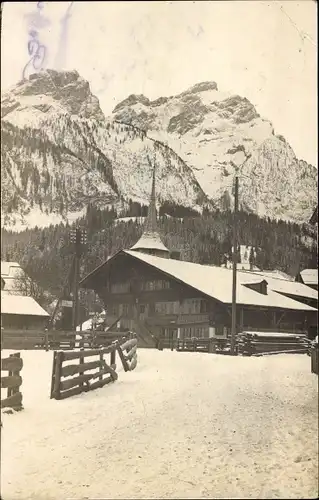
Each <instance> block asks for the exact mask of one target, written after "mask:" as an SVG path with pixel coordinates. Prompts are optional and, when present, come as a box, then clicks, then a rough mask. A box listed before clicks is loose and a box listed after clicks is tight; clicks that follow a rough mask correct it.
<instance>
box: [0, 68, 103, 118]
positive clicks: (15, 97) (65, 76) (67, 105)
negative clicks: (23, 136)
mask: <svg viewBox="0 0 319 500" xmlns="http://www.w3.org/2000/svg"><path fill="white" fill-rule="evenodd" d="M30 106H31V107H33V108H34V109H35V110H38V111H41V112H42V113H47V112H48V111H50V110H53V111H55V110H59V111H64V112H66V113H69V114H71V115H78V116H82V117H83V118H97V119H102V118H103V117H104V115H103V112H102V110H101V108H100V104H99V101H98V99H97V97H95V96H93V95H92V93H91V90H90V85H89V83H88V82H87V81H86V80H84V79H83V78H82V77H81V76H80V75H79V73H78V72H77V71H75V70H74V71H55V70H52V69H47V70H45V71H41V72H39V73H35V74H33V75H30V77H29V79H27V80H21V81H20V82H19V83H18V85H16V87H14V89H11V90H10V92H6V93H5V94H4V95H2V97H1V109H2V116H3V117H4V116H6V115H7V114H8V113H10V112H13V111H16V110H18V111H19V110H23V109H24V108H26V107H28V108H30Z"/></svg>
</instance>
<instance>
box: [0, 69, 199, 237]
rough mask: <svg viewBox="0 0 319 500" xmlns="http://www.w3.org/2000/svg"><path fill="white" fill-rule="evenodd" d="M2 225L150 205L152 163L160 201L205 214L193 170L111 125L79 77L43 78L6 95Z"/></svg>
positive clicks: (129, 129)
mask: <svg viewBox="0 0 319 500" xmlns="http://www.w3.org/2000/svg"><path fill="white" fill-rule="evenodd" d="M1 107H2V121H1V136H2V148H1V179H2V224H3V225H4V226H6V227H11V228H12V229H16V230H18V229H21V228H23V227H31V226H34V225H44V226H45V225H49V224H50V223H59V222H61V221H66V220H72V219H75V218H77V217H79V216H81V215H82V214H83V212H84V211H85V209H86V206H87V204H88V203H89V202H90V203H94V204H95V205H97V206H99V207H103V206H107V205H110V204H112V205H115V206H117V205H118V204H123V203H125V201H127V200H129V199H132V200H135V201H140V202H143V203H145V202H146V201H147V200H148V198H149V194H150V188H151V176H152V168H153V164H154V162H155V163H156V166H157V170H156V172H157V189H158V193H159V198H158V201H159V202H160V201H175V202H177V203H180V204H183V205H185V206H189V207H193V206H197V207H198V208H200V207H201V206H202V204H203V203H204V202H205V200H206V197H205V194H204V192H203V190H202V189H201V187H200V185H199V183H198V182H197V180H196V179H195V176H194V174H193V172H192V170H191V168H190V167H189V166H187V165H186V163H185V162H183V161H182V160H181V158H180V157H179V156H178V155H177V154H176V153H175V152H174V151H172V150H171V149H170V148H168V147H167V146H165V145H162V144H160V143H159V142H157V141H155V140H152V139H150V138H148V137H146V134H145V133H144V132H143V131H141V130H139V129H136V128H134V127H133V126H131V125H125V124H121V123H115V122H114V121H113V120H109V119H106V118H105V117H104V115H103V113H102V111H101V109H100V106H99V102H98V100H97V98H95V97H94V96H92V94H91V92H90V88H89V84H88V83H87V82H85V81H84V80H83V79H82V78H81V77H80V76H79V75H78V73H77V72H75V71H73V72H59V73H58V72H55V71H50V70H48V71H45V72H43V73H39V74H37V75H33V76H32V77H30V79H29V80H28V81H25V82H20V83H19V84H18V85H17V86H16V87H15V88H14V89H12V90H11V91H10V92H7V93H6V94H5V95H3V96H2V101H1Z"/></svg>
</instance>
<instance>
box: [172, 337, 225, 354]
mask: <svg viewBox="0 0 319 500" xmlns="http://www.w3.org/2000/svg"><path fill="white" fill-rule="evenodd" d="M175 346H176V351H190V352H195V351H196V352H211V353H212V352H221V351H224V350H225V349H227V346H228V342H227V339H217V338H214V337H211V338H208V339H196V338H191V339H177V340H176V341H175ZM171 348H174V345H172V346H171Z"/></svg>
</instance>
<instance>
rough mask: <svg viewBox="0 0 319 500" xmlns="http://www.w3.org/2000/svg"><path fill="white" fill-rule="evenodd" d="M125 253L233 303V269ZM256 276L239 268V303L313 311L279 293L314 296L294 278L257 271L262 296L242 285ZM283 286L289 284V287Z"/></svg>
mask: <svg viewBox="0 0 319 500" xmlns="http://www.w3.org/2000/svg"><path fill="white" fill-rule="evenodd" d="M124 253H125V254H127V255H131V256H132V257H134V258H137V259H139V260H141V261H143V262H146V263H147V264H150V265H151V266H154V267H156V268H157V269H159V270H161V271H163V272H165V273H167V274H169V275H171V276H172V277H174V278H176V279H178V280H180V281H182V282H183V283H185V284H187V285H189V286H191V287H193V288H196V289H197V290H199V291H200V292H202V293H204V294H205V295H208V296H209V297H212V298H215V299H217V300H219V301H221V302H223V303H225V304H231V302H232V271H231V270H229V269H225V268H222V267H218V266H215V267H214V266H206V265H201V264H195V263H193V262H185V261H177V260H173V259H163V258H161V257H155V256H153V255H146V254H142V253H140V252H136V251H131V250H124ZM256 276H257V273H249V272H245V271H238V273H237V283H238V286H237V303H238V304H243V305H254V306H261V307H276V308H282V309H295V310H296V309H297V310H303V311H316V309H315V308H313V307H310V306H307V305H306V304H302V303H300V302H297V301H295V300H293V299H291V298H288V297H285V296H283V295H281V293H289V294H291V295H296V296H303V297H307V298H315V299H317V294H316V292H315V291H314V290H312V289H310V288H309V287H306V286H305V285H302V284H301V283H296V282H294V281H292V282H289V281H287V282H285V281H283V280H278V279H274V278H270V279H267V278H266V277H263V276H262V275H259V274H258V276H260V282H261V281H263V280H264V279H265V280H266V281H267V283H268V287H267V295H264V294H262V293H258V292H256V291H254V290H252V289H250V288H247V287H246V286H244V285H245V284H249V283H256ZM283 284H284V285H283ZM285 285H288V287H287V286H285ZM278 292H281V293H278Z"/></svg>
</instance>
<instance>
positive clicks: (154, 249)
mask: <svg viewBox="0 0 319 500" xmlns="http://www.w3.org/2000/svg"><path fill="white" fill-rule="evenodd" d="M131 250H137V251H139V252H142V253H148V254H150V255H156V256H157V257H164V258H169V250H168V248H166V246H165V245H164V244H163V242H162V240H161V237H160V235H159V231H158V227H157V212H156V192H155V162H154V168H153V179H152V192H151V199H150V204H149V207H148V214H147V218H146V221H145V225H144V231H143V234H142V236H141V237H140V239H139V240H138V242H137V243H135V245H133V246H132V247H131Z"/></svg>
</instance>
